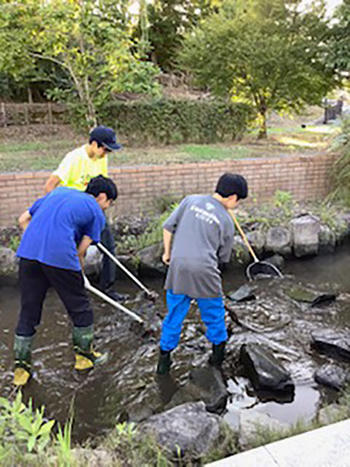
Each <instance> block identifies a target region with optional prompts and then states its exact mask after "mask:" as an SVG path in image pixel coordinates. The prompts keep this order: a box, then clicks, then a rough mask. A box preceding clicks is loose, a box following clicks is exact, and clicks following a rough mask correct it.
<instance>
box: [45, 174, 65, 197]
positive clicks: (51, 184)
mask: <svg viewBox="0 0 350 467" xmlns="http://www.w3.org/2000/svg"><path fill="white" fill-rule="evenodd" d="M60 183H61V179H60V177H58V176H57V175H50V177H49V178H48V179H47V181H46V183H45V187H44V189H45V193H50V192H51V191H52V190H54V189H55V188H56V187H58V185H59V184H60Z"/></svg>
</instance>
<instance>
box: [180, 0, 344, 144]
mask: <svg viewBox="0 0 350 467" xmlns="http://www.w3.org/2000/svg"><path fill="white" fill-rule="evenodd" d="M300 3H301V0H294V1H284V0H235V1H232V0H228V1H225V3H224V4H223V6H222V8H221V9H220V11H219V12H218V13H216V14H213V15H211V16H209V17H208V18H207V19H205V20H204V21H203V22H202V23H201V24H200V25H199V26H197V27H196V28H195V29H194V31H192V32H191V33H188V34H187V35H186V38H185V41H184V44H183V49H182V51H181V53H180V55H179V60H180V63H181V65H182V67H183V68H184V69H185V70H187V71H189V72H191V73H192V74H193V75H194V77H195V79H196V82H197V83H198V84H199V85H200V86H202V87H206V88H209V89H210V90H211V91H212V92H213V93H214V94H215V95H218V96H230V97H231V98H232V99H233V100H239V101H245V102H248V103H251V104H252V105H254V107H255V108H256V111H257V113H258V115H259V117H260V121H261V125H260V133H259V136H260V137H266V113H267V111H268V110H275V111H286V110H296V111H298V110H300V109H301V108H302V107H303V106H304V105H305V104H318V103H319V102H320V100H321V98H322V97H323V96H325V95H326V93H327V92H328V90H329V89H331V88H332V87H333V86H335V84H336V79H335V77H334V75H333V72H332V69H331V67H328V66H327V65H326V64H325V55H326V50H327V45H328V44H327V38H328V33H329V29H328V24H327V21H326V19H325V8H324V2H322V1H319V2H317V3H314V4H313V5H312V6H311V7H310V10H308V11H306V12H305V11H302V10H301V9H300Z"/></svg>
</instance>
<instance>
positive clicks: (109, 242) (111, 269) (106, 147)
mask: <svg viewBox="0 0 350 467" xmlns="http://www.w3.org/2000/svg"><path fill="white" fill-rule="evenodd" d="M121 147H122V146H121V145H120V144H119V143H117V139H116V134H115V132H114V130H112V129H111V128H107V127H105V126H98V127H96V128H94V129H93V130H92V131H91V132H90V137H89V144H85V145H83V146H81V147H79V148H77V149H74V150H73V151H71V152H69V153H68V154H66V156H65V157H64V158H63V160H62V162H61V163H60V165H59V166H58V168H57V169H56V170H55V171H54V172H53V173H52V174H51V175H50V177H49V178H48V180H47V182H46V184H45V192H46V193H49V192H50V191H52V190H54V189H55V188H56V187H58V186H66V187H68V188H75V189H77V190H81V191H85V189H86V187H87V185H88V183H89V181H90V180H91V179H92V178H93V177H96V176H97V175H103V176H104V177H107V166H108V161H107V154H108V153H109V152H112V151H116V150H118V149H120V148H121ZM101 243H103V244H104V246H105V247H106V248H107V249H108V250H109V251H110V252H111V253H112V254H114V238H113V235H112V232H111V230H110V227H109V225H108V224H107V223H106V227H105V229H104V230H103V232H102V235H101ZM115 277H116V268H115V264H114V263H112V262H111V260H110V259H109V258H108V257H106V256H104V257H103V264H102V271H101V277H100V288H101V290H103V291H104V292H106V293H107V294H108V295H109V296H110V297H111V298H113V299H114V300H118V301H123V300H124V299H125V296H123V295H121V294H118V293H117V292H115V291H114V290H111V286H112V284H113V283H114V281H115Z"/></svg>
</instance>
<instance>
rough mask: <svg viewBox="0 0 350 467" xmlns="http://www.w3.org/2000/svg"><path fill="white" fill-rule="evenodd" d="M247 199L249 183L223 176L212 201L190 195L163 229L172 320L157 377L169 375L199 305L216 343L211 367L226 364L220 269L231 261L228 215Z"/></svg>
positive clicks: (231, 228)
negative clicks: (186, 323)
mask: <svg viewBox="0 0 350 467" xmlns="http://www.w3.org/2000/svg"><path fill="white" fill-rule="evenodd" d="M247 195H248V186H247V182H246V180H245V178H244V177H242V176H241V175H235V174H231V173H225V174H224V175H222V176H221V177H220V178H219V180H218V182H217V186H216V189H215V193H214V194H213V195H190V196H187V197H186V198H185V199H183V200H182V202H181V203H180V205H179V206H178V208H177V209H176V210H175V211H174V212H173V213H172V214H171V216H170V217H169V218H168V219H167V220H166V221H165V223H164V224H163V228H164V230H163V237H164V238H163V239H164V254H163V262H164V263H165V264H169V270H168V274H167V277H166V282H165V289H167V292H166V299H167V307H168V314H167V316H166V317H165V319H164V321H163V326H162V334H161V339H160V354H159V361H158V366H157V373H158V374H166V373H168V372H169V369H170V365H171V359H170V352H171V351H172V350H173V349H175V347H176V346H177V345H178V342H179V339H180V334H181V328H182V322H183V320H184V319H185V317H186V314H187V312H188V310H189V307H190V304H191V300H192V299H195V300H196V302H197V304H198V307H199V309H200V313H201V317H202V320H203V322H204V324H205V325H206V327H207V332H206V337H207V339H208V340H209V341H210V342H211V343H212V346H213V351H212V355H211V357H210V363H211V364H213V365H215V366H220V365H221V363H222V362H223V360H224V352H225V343H226V340H227V331H226V326H225V308H224V301H223V298H222V296H223V292H222V284H221V275H220V270H219V267H218V266H219V263H227V262H229V261H230V258H231V251H232V245H233V235H234V225H233V221H232V219H231V216H230V215H229V213H228V212H227V210H228V209H233V208H234V207H235V206H236V205H237V203H238V201H239V200H240V199H243V198H246V197H247Z"/></svg>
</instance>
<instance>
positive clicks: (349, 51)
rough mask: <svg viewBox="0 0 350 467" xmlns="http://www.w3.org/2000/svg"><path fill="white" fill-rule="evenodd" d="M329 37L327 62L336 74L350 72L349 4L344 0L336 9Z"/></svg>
mask: <svg viewBox="0 0 350 467" xmlns="http://www.w3.org/2000/svg"><path fill="white" fill-rule="evenodd" d="M334 19H335V21H333V23H332V28H331V35H330V47H329V56H328V62H329V65H330V66H331V67H332V68H334V69H336V70H337V71H338V72H340V73H341V72H349V70H350V44H349V37H350V2H349V1H348V0H344V1H343V2H342V3H341V4H340V5H339V6H338V8H337V9H336V11H335V13H334Z"/></svg>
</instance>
